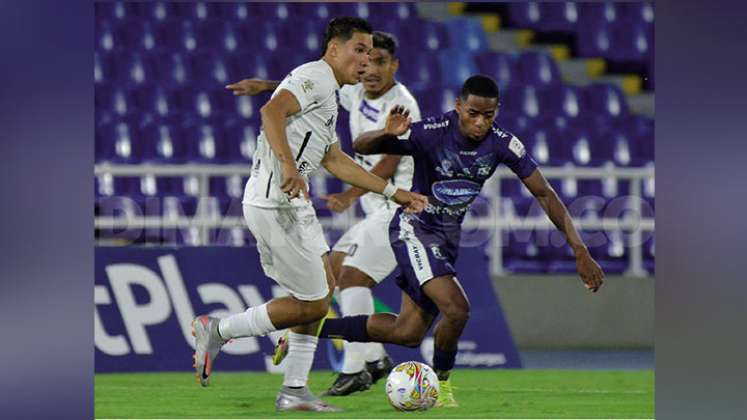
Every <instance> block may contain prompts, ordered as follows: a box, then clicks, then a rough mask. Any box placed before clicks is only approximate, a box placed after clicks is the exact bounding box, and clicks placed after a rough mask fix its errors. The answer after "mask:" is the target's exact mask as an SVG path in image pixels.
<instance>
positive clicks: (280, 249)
mask: <svg viewBox="0 0 747 420" xmlns="http://www.w3.org/2000/svg"><path fill="white" fill-rule="evenodd" d="M244 220H246V224H247V226H249V230H250V231H251V232H252V235H254V237H255V238H256V240H257V250H258V251H259V257H260V261H261V263H262V269H263V270H264V271H265V274H266V275H267V277H270V278H271V279H273V280H275V281H276V282H277V283H278V284H279V285H280V286H282V287H283V288H284V289H285V290H287V291H288V293H290V294H291V295H292V296H293V297H295V298H296V299H299V300H305V301H311V300H319V299H322V298H324V297H326V296H327V295H328V294H329V285H328V284H327V274H326V271H325V270H324V262H323V261H322V256H323V255H324V254H326V253H327V252H328V251H329V245H327V239H326V238H325V237H324V232H323V231H322V225H321V224H319V220H317V218H316V212H315V211H314V208H313V207H311V205H309V206H304V207H295V208H262V207H254V206H252V205H249V204H244Z"/></svg>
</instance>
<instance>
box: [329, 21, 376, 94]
mask: <svg viewBox="0 0 747 420" xmlns="http://www.w3.org/2000/svg"><path fill="white" fill-rule="evenodd" d="M372 47H373V35H371V34H364V33H360V32H353V36H352V37H351V38H350V39H349V40H347V41H345V42H344V43H341V44H340V45H339V48H337V63H338V66H339V71H340V73H341V74H342V76H343V80H342V81H341V82H342V83H344V84H351V85H353V84H356V83H358V81H359V80H360V78H361V76H363V74H364V73H365V72H366V69H367V67H368V53H369V51H371V48H372Z"/></svg>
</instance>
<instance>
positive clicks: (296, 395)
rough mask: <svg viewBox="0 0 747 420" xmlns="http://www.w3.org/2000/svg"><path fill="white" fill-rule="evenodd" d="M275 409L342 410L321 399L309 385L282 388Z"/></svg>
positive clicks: (329, 411) (330, 411)
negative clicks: (297, 387) (296, 387)
mask: <svg viewBox="0 0 747 420" xmlns="http://www.w3.org/2000/svg"><path fill="white" fill-rule="evenodd" d="M275 409H276V410H277V411H318V412H327V413H336V412H340V411H342V409H341V408H339V407H335V406H334V405H329V404H327V403H326V402H324V401H322V400H321V399H319V397H317V396H315V395H314V394H312V393H311V390H309V387H307V386H305V387H303V388H299V389H294V388H289V387H287V386H283V387H282V388H280V392H278V395H277V399H276V400H275Z"/></svg>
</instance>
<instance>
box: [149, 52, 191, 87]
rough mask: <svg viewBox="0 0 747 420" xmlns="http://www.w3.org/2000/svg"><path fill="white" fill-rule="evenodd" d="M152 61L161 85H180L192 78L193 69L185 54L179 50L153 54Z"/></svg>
mask: <svg viewBox="0 0 747 420" xmlns="http://www.w3.org/2000/svg"><path fill="white" fill-rule="evenodd" d="M151 57H152V62H153V63H154V67H155V69H156V75H157V77H158V82H159V84H161V85H162V86H165V87H168V88H171V87H180V86H184V85H185V84H187V83H190V82H192V80H193V77H194V76H193V73H194V71H193V69H192V65H191V62H190V60H189V59H188V57H187V56H185V55H184V54H182V53H179V52H172V53H165V54H153V55H152V56H151Z"/></svg>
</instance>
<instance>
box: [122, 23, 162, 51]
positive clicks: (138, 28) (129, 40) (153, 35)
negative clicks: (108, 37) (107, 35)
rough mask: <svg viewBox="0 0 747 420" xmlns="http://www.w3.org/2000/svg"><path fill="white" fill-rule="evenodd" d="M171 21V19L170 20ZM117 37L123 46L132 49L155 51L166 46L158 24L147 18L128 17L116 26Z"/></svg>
mask: <svg viewBox="0 0 747 420" xmlns="http://www.w3.org/2000/svg"><path fill="white" fill-rule="evenodd" d="M172 22H173V21H172ZM116 30H117V33H118V34H119V35H118V39H117V42H120V41H121V44H122V46H123V47H125V48H127V49H129V50H134V51H138V50H139V51H149V52H151V51H156V50H159V49H163V48H164V47H165V46H166V40H165V39H164V31H163V28H162V27H161V25H160V24H158V23H154V22H151V21H148V20H142V19H140V18H138V19H128V20H127V21H125V22H122V23H121V24H120V25H118V27H117V29H116Z"/></svg>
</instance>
